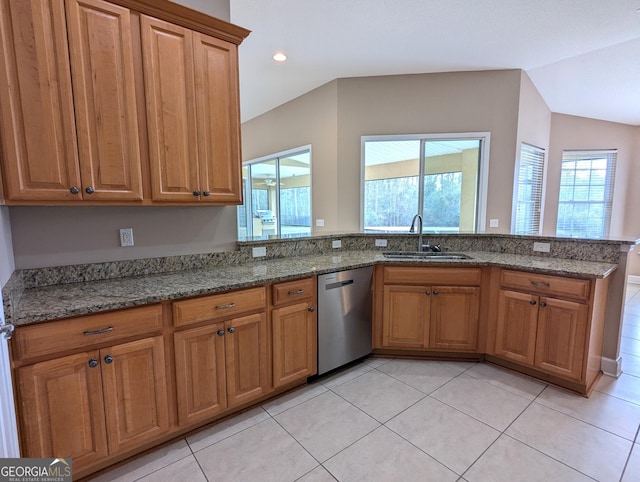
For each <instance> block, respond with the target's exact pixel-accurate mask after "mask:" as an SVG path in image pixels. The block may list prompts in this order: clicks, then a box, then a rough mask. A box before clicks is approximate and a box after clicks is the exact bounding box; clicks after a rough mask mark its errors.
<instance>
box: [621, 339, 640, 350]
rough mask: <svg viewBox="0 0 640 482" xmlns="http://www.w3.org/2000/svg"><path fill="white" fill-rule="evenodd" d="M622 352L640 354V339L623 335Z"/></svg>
mask: <svg viewBox="0 0 640 482" xmlns="http://www.w3.org/2000/svg"><path fill="white" fill-rule="evenodd" d="M620 353H624V354H631V355H637V354H640V340H638V339H636V338H629V337H627V336H623V337H621V338H620Z"/></svg>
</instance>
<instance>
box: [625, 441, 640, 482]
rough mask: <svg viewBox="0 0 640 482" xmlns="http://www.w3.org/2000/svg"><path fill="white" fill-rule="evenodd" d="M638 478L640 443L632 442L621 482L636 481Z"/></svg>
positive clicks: (639, 470) (639, 476)
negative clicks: (631, 448)
mask: <svg viewBox="0 0 640 482" xmlns="http://www.w3.org/2000/svg"><path fill="white" fill-rule="evenodd" d="M638 480H640V445H639V444H634V446H633V450H632V451H631V457H629V461H628V462H627V467H626V468H625V469H624V475H623V476H622V480H621V482H638Z"/></svg>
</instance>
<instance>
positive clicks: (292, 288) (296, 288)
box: [272, 278, 315, 306]
mask: <svg viewBox="0 0 640 482" xmlns="http://www.w3.org/2000/svg"><path fill="white" fill-rule="evenodd" d="M272 290H273V291H272V294H273V306H279V305H283V304H285V303H291V302H294V301H298V300H306V299H309V298H313V296H314V294H315V293H314V290H313V278H304V279H297V280H293V281H287V282H286V283H278V284H275V285H273V287H272Z"/></svg>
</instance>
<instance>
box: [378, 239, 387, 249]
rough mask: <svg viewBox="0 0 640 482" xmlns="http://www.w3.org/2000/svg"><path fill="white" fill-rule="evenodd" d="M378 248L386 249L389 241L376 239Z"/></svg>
mask: <svg viewBox="0 0 640 482" xmlns="http://www.w3.org/2000/svg"><path fill="white" fill-rule="evenodd" d="M376 247H377V248H386V247H387V240H386V239H376Z"/></svg>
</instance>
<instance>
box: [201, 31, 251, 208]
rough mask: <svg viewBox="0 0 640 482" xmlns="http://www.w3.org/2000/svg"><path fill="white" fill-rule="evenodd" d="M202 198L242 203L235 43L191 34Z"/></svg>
mask: <svg viewBox="0 0 640 482" xmlns="http://www.w3.org/2000/svg"><path fill="white" fill-rule="evenodd" d="M193 50H194V61H195V86H196V100H197V102H196V109H197V114H198V117H197V118H198V161H199V163H200V183H201V186H200V189H201V190H202V196H203V197H202V198H201V199H202V200H203V201H209V202H216V203H221V204H242V184H241V179H240V168H241V158H240V106H239V96H238V61H237V58H238V52H237V47H236V45H234V44H232V43H230V42H225V41H224V40H219V39H216V38H214V37H209V36H206V35H203V34H200V33H196V32H194V34H193Z"/></svg>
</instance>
